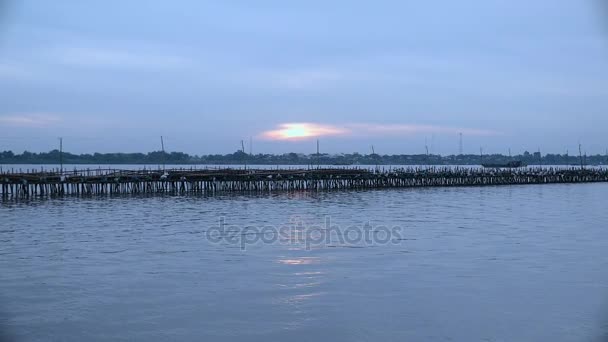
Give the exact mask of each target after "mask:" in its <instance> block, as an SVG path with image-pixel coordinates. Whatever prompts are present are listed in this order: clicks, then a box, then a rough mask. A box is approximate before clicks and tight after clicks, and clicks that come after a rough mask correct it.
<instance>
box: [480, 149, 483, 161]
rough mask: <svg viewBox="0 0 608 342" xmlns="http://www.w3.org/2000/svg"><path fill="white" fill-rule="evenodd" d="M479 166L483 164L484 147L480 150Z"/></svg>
mask: <svg viewBox="0 0 608 342" xmlns="http://www.w3.org/2000/svg"><path fill="white" fill-rule="evenodd" d="M479 164H480V165H481V164H483V147H480V148H479Z"/></svg>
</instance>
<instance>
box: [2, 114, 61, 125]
mask: <svg viewBox="0 0 608 342" xmlns="http://www.w3.org/2000/svg"><path fill="white" fill-rule="evenodd" d="M60 121H61V119H60V118H59V117H58V116H55V115H51V114H14V115H0V125H6V126H14V127H46V126H50V125H53V124H55V123H58V122H60Z"/></svg>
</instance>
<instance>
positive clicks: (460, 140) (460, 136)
mask: <svg viewBox="0 0 608 342" xmlns="http://www.w3.org/2000/svg"><path fill="white" fill-rule="evenodd" d="M458 138H459V139H458V154H459V155H462V133H458Z"/></svg>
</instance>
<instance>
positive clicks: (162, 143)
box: [160, 135, 165, 171]
mask: <svg viewBox="0 0 608 342" xmlns="http://www.w3.org/2000/svg"><path fill="white" fill-rule="evenodd" d="M160 148H161V149H162V152H163V157H162V158H163V171H165V141H164V140H163V136H162V135H161V136H160Z"/></svg>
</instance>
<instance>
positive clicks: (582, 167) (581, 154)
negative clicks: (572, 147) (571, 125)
mask: <svg viewBox="0 0 608 342" xmlns="http://www.w3.org/2000/svg"><path fill="white" fill-rule="evenodd" d="M578 157H579V159H580V160H581V170H582V169H584V168H585V167H584V166H583V150H582V147H581V144H580V143H579V144H578Z"/></svg>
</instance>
